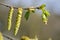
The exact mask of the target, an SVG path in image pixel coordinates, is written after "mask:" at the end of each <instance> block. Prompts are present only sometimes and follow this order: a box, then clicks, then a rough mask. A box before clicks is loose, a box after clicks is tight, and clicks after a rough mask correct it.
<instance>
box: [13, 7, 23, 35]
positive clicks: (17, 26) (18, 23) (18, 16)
mask: <svg viewBox="0 0 60 40" xmlns="http://www.w3.org/2000/svg"><path fill="white" fill-rule="evenodd" d="M22 11H23V10H22V8H18V13H17V18H16V27H15V29H14V35H17V33H18V30H19V27H20V24H21V17H22Z"/></svg>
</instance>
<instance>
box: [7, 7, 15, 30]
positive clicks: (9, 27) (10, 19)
mask: <svg viewBox="0 0 60 40" xmlns="http://www.w3.org/2000/svg"><path fill="white" fill-rule="evenodd" d="M13 11H14V8H13V7H11V8H10V10H9V14H8V30H10V29H11V21H12V16H13Z"/></svg>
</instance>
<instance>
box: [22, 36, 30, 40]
mask: <svg viewBox="0 0 60 40" xmlns="http://www.w3.org/2000/svg"><path fill="white" fill-rule="evenodd" d="M21 40H30V38H29V37H28V36H22V37H21Z"/></svg>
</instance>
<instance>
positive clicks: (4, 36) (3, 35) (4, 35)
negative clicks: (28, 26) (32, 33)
mask: <svg viewBox="0 0 60 40" xmlns="http://www.w3.org/2000/svg"><path fill="white" fill-rule="evenodd" d="M3 36H4V37H5V38H7V39H10V40H13V39H12V38H10V37H8V36H6V35H3Z"/></svg>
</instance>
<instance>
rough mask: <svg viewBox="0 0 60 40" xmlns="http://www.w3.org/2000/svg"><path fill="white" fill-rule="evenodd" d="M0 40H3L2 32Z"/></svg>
mask: <svg viewBox="0 0 60 40" xmlns="http://www.w3.org/2000/svg"><path fill="white" fill-rule="evenodd" d="M0 40H3V35H2V33H1V32H0Z"/></svg>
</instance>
